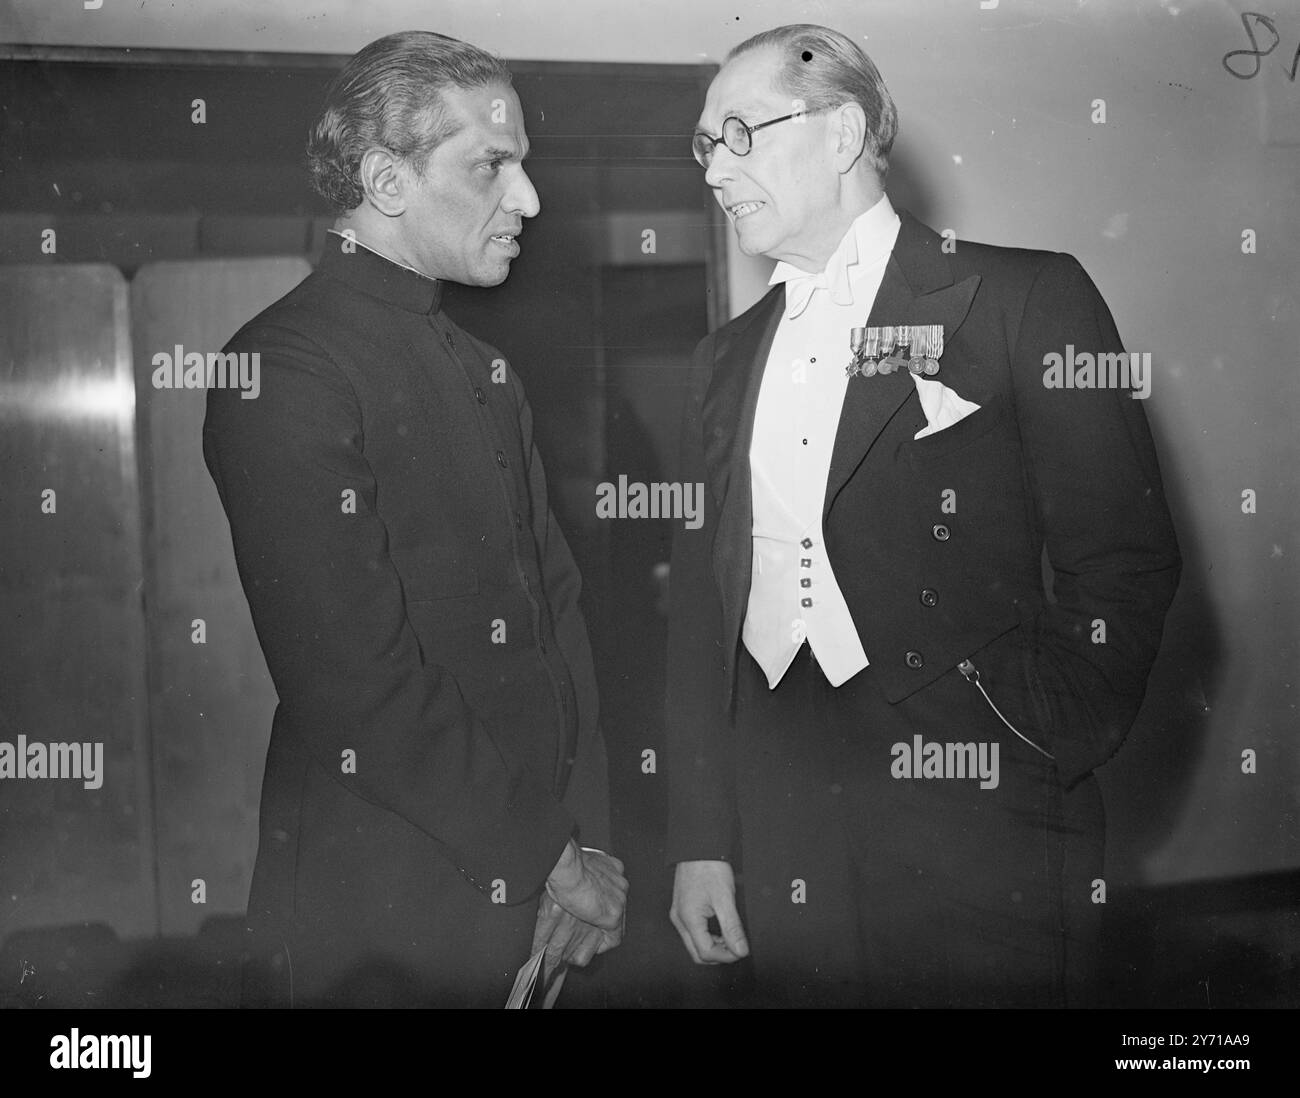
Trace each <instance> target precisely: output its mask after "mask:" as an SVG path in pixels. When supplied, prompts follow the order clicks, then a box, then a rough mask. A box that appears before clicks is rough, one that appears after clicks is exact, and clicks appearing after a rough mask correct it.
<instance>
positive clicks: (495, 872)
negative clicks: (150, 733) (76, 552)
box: [203, 32, 627, 1007]
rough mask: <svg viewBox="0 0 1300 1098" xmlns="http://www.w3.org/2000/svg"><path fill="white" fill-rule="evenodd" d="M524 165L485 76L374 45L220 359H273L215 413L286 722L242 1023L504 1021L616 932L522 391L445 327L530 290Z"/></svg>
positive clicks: (616, 902)
mask: <svg viewBox="0 0 1300 1098" xmlns="http://www.w3.org/2000/svg"><path fill="white" fill-rule="evenodd" d="M527 153H528V138H527V135H526V134H525V132H524V124H523V114H522V112H521V110H520V105H519V100H518V98H517V97H516V95H515V93H514V91H513V89H512V87H511V78H510V73H509V72H508V71H507V69H506V68H505V67H504V66H503V65H502V64H501V62H500V61H498V60H497V59H496V58H494V57H492V56H491V55H489V54H487V53H484V52H483V51H482V50H480V49H477V48H476V47H474V46H471V45H468V44H466V43H464V42H458V41H456V40H455V39H451V38H446V37H443V36H442V35H437V34H430V33H424V32H408V33H403V34H394V35H391V36H389V37H386V38H383V39H380V40H379V41H376V42H373V43H371V44H370V45H369V46H367V47H365V49H363V50H361V52H360V53H358V54H357V55H356V56H355V57H353V58H352V59H351V60H350V61H349V62H348V64H347V65H346V67H345V68H344V69H343V71H342V72H341V73H340V74H339V76H338V77H337V79H336V80H335V81H334V83H333V84H332V85H331V87H330V90H329V92H328V95H327V98H326V102H325V105H324V107H323V109H322V111H321V113H320V116H319V118H318V120H317V122H316V124H315V127H314V129H313V131H312V134H311V138H310V141H309V145H308V155H309V163H310V168H311V173H312V180H313V183H314V185H315V187H316V189H317V190H318V191H319V192H320V193H321V194H322V195H323V196H324V197H325V198H326V199H328V200H329V201H330V202H331V203H332V204H333V205H334V206H335V207H336V209H338V210H340V211H341V216H340V217H339V219H338V220H337V222H336V224H335V232H334V233H333V234H332V235H331V236H330V243H329V245H328V246H327V247H326V249H325V254H324V256H323V257H322V259H321V262H320V265H319V266H318V268H317V269H316V271H315V272H314V273H313V274H312V275H310V276H309V277H308V278H306V279H305V280H304V281H303V282H302V283H301V284H300V285H299V286H298V287H296V288H295V289H294V290H293V291H292V292H290V293H289V294H288V295H287V296H285V297H284V298H282V299H281V300H280V301H278V302H276V303H275V304H274V305H272V306H271V307H270V308H269V309H267V310H266V311H265V312H263V313H261V314H260V315H259V316H258V317H256V318H255V319H254V320H252V321H250V322H249V323H248V324H247V325H245V326H244V328H242V329H241V330H240V331H239V333H238V334H237V335H236V336H235V337H234V339H232V340H231V342H230V343H229V345H228V346H227V348H226V350H227V351H228V352H232V353H243V352H250V353H251V352H256V353H259V354H260V355H261V368H262V387H261V393H260V395H259V396H258V397H257V399H256V400H241V399H240V398H239V396H238V394H237V393H236V392H235V391H234V390H225V391H222V390H218V389H214V390H212V391H211V392H210V393H209V401H208V412H207V420H206V423H205V425H204V436H203V443H204V453H205V456H206V459H207V464H208V468H209V470H210V471H211V474H212V477H213V479H214V480H215V481H216V484H217V489H218V491H219V493H220V495H221V501H222V504H223V505H224V507H225V510H226V514H227V516H228V517H229V520H230V528H231V533H232V535H233V539H234V546H235V557H236V560H237V562H238V565H239V574H240V579H241V580H242V582H243V587H244V592H245V594H246V595H247V597H248V602H249V606H250V607H251V609H252V615H253V622H254V624H255V626H256V628H257V634H258V638H259V639H260V641H261V644H262V649H263V651H264V653H265V655H266V661H267V665H268V667H269V668H270V671H271V677H272V679H273V680H274V682H275V687H276V691H277V693H278V694H279V702H280V704H279V707H278V709H277V710H276V714H275V720H274V724H273V727H272V731H271V743H270V748H269V751H268V754H267V759H266V776H265V779H264V783H263V787H262V807H261V829H260V843H259V846H258V854H257V863H256V867H255V870H254V874H253V883H252V889H251V893H250V896H249V911H248V920H249V928H250V931H251V946H250V951H249V953H250V957H249V963H247V964H246V966H245V973H246V975H245V1002H246V1003H274V1004H284V1003H287V1002H292V1003H293V1004H295V1005H331V1006H344V1005H346V1006H357V1005H383V1006H394V1005H482V1006H493V1007H499V1006H503V1005H504V1004H505V1001H506V997H507V995H508V994H509V992H510V989H511V983H512V980H513V978H514V974H515V972H516V970H517V969H519V968H520V966H521V965H523V963H524V962H525V961H527V960H528V958H529V957H530V955H531V953H532V952H535V951H536V950H537V949H539V948H541V947H543V946H545V947H546V949H547V962H548V963H547V971H549V972H558V971H560V967H561V966H562V965H563V964H565V963H568V964H576V965H585V964H586V963H587V962H588V961H590V959H591V958H592V957H593V956H594V955H595V954H596V953H600V952H603V951H605V950H607V949H609V948H611V947H612V946H614V945H616V944H617V943H618V941H619V939H620V937H621V935H622V918H623V905H624V901H625V895H626V889H627V882H626V880H625V879H624V878H623V876H622V868H623V867H622V864H621V863H620V862H619V861H618V860H617V859H615V858H613V857H611V856H609V855H607V854H604V853H601V852H600V848H604V847H606V846H607V842H608V840H607V828H608V803H607V801H608V796H607V774H606V761H605V753H604V748H603V746H602V740H601V735H600V732H599V730H598V728H597V710H596V702H597V699H596V683H595V675H594V672H593V668H592V657H591V650H590V646H589V643H588V639H587V630H586V626H585V625H584V623H583V619H582V615H581V614H580V612H579V610H578V595H579V589H580V585H581V581H580V578H579V575H578V571H577V568H576V567H575V565H574V562H573V558H572V557H571V556H570V553H569V549H568V546H567V545H566V544H565V540H564V535H563V534H562V533H561V532H560V528H559V526H558V525H557V524H556V521H555V517H554V516H553V515H552V514H551V511H550V508H549V507H548V505H547V495H546V477H545V474H544V473H543V470H542V463H541V460H540V459H539V457H538V453H537V450H536V448H535V446H534V444H533V421H532V413H531V411H530V409H529V405H528V401H527V399H526V398H525V396H524V391H523V388H522V387H521V385H520V383H519V379H518V378H517V377H516V375H515V372H514V370H513V368H512V367H511V365H510V364H509V363H507V362H506V361H505V359H504V358H503V357H502V356H501V355H500V353H499V352H497V351H496V350H495V349H493V348H492V347H491V346H489V345H488V344H486V343H483V342H481V341H480V340H478V339H476V338H474V337H473V336H470V335H468V334H467V333H466V332H464V331H463V330H461V329H460V328H459V327H458V326H457V325H456V324H455V323H454V322H453V321H452V320H451V319H449V318H448V317H447V315H446V314H445V313H444V312H443V311H442V310H441V308H440V302H441V296H442V283H443V282H444V281H451V282H459V283H464V284H466V285H473V286H495V285H497V284H499V283H501V282H503V281H504V280H505V278H506V276H507V274H508V273H509V271H510V262H511V260H512V259H513V258H514V257H515V256H517V255H518V254H519V247H520V245H519V239H518V238H519V235H520V231H521V229H522V226H523V223H524V220H525V219H526V218H530V217H534V216H535V215H536V214H537V212H538V199H537V193H536V191H535V190H534V189H533V185H532V183H531V182H530V181H529V179H528V176H527V174H525V172H524V168H523V164H522V161H523V158H524V157H525V156H526V155H527ZM232 393H233V394H234V395H235V399H233V400H231V399H229V397H230V396H231V395H232ZM543 978H545V977H543Z"/></svg>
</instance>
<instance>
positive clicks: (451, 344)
mask: <svg viewBox="0 0 1300 1098" xmlns="http://www.w3.org/2000/svg"><path fill="white" fill-rule="evenodd" d="M446 336H447V346H448V347H454V346H456V341H455V340H454V339H453V338H452V337H451V333H450V332H447V333H446Z"/></svg>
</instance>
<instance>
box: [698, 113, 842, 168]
mask: <svg viewBox="0 0 1300 1098" xmlns="http://www.w3.org/2000/svg"><path fill="white" fill-rule="evenodd" d="M827 109H828V108H826V107H814V108H813V109H812V110H800V111H794V112H792V113H791V114H783V115H782V116H781V117H780V118H772V119H769V120H768V121H766V122H760V123H759V124H758V125H757V126H751V125H750V124H749V123H748V122H746V121H745V120H744V119H743V118H741V117H740V115H738V114H729V115H727V117H726V118H724V119H723V120H722V136H721V137H710V136H709V135H708V134H707V133H705V132H704V131H703V130H696V131H695V133H694V134H693V135H692V136H691V152H692V153H693V154H694V156H695V162H696V163H697V164H699V166H700V167H701V168H703V169H704V170H705V171H708V170H709V167H710V164H711V163H712V161H713V154H714V153H715V152H717V151H718V146H719V145H727V136H726V135H727V123H728V122H730V121H732V120H733V119H734V120H735V121H736V122H739V123H740V125H741V126H742V128H743V129H744V130H745V133H746V135H747V136H748V138H749V148H747V149H746V150H745V151H744V152H736V150H735V149H733V148H732V147H731V146H730V145H727V151H728V152H729V153H731V155H732V156H748V155H749V154H750V153H751V152H753V151H754V134H756V133H757V132H758V131H759V130H761V129H765V128H766V127H768V126H775V125H776V124H777V123H778V122H789V121H790V119H792V118H804V117H806V116H807V115H810V114H816V113H817V112H818V111H823V110H827ZM701 137H702V138H704V140H706V141H709V142H711V145H710V147H709V152H708V157H709V163H705V162H704V161H703V160H701V159H700V154H699V152H698V151H696V148H695V142H696V140H697V139H698V138H701Z"/></svg>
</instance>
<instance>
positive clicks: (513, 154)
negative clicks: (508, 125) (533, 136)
mask: <svg viewBox="0 0 1300 1098" xmlns="http://www.w3.org/2000/svg"><path fill="white" fill-rule="evenodd" d="M532 151H533V150H532V149H527V150H525V152H524V155H523V156H520V155H519V152H518V150H517V149H498V148H495V147H492V146H488V147H487V148H485V149H482V150H481V151H480V152H479V154H478V159H480V160H526V159H527V158H528V154H529V153H530V152H532Z"/></svg>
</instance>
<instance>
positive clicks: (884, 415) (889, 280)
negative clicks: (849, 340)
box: [822, 211, 980, 525]
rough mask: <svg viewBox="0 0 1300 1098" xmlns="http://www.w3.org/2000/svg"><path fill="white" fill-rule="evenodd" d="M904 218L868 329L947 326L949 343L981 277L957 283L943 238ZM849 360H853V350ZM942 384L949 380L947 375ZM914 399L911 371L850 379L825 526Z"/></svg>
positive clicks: (904, 214) (824, 514) (837, 434)
mask: <svg viewBox="0 0 1300 1098" xmlns="http://www.w3.org/2000/svg"><path fill="white" fill-rule="evenodd" d="M899 218H900V219H901V221H902V225H901V227H900V228H899V230H898V239H897V240H896V241H895V242H894V250H893V251H892V252H891V253H890V256H889V263H888V265H887V266H886V268H885V277H884V279H883V280H882V281H881V284H880V289H879V291H878V292H877V293H876V300H875V303H874V304H873V305H872V307H871V315H870V316H869V317H868V318H867V320H866V326H867V327H880V326H883V325H900V324H942V325H943V332H944V341H945V344H947V343H949V342H950V341H951V340H952V337H953V334H954V333H955V332H956V331H957V329H958V328H959V327H960V326H961V323H962V321H963V320H965V319H966V315H967V313H969V312H970V306H971V300H972V299H973V298H974V296H975V291H976V290H977V289H978V288H979V284H980V277H979V275H971V277H970V278H966V279H963V280H962V281H961V282H958V283H955V284H954V283H953V280H952V274H951V271H950V270H949V266H948V261H947V260H946V259H945V258H944V256H943V253H942V248H941V244H942V238H941V237H940V236H939V235H938V234H937V233H935V232H934V231H933V230H931V229H929V228H927V227H926V226H924V225H922V224H921V223H920V222H919V221H917V220H916V219H915V218H914V217H912V215H911V214H909V213H907V212H906V211H899ZM844 356H845V360H846V361H847V359H848V356H849V351H848V348H847V347H846V348H845V352H844ZM938 380H940V381H942V380H943V373H942V370H941V371H940V374H939V378H938ZM909 399H910V400H913V401H915V400H917V396H916V383H915V382H914V381H913V380H912V375H911V374H910V373H909V372H908V371H907V370H898V371H895V372H894V373H890V374H877V375H875V376H874V377H869V378H868V377H855V378H851V379H850V380H849V386H848V391H847V392H846V393H845V394H844V405H843V408H842V409H841V411H840V422H839V426H838V428H837V429H836V432H835V446H834V448H833V449H832V451H831V468H830V473H829V475H828V476H827V478H826V497H825V502H824V503H823V506H822V523H823V525H824V524H825V522H826V519H827V516H828V515H829V514H830V510H831V506H832V505H833V504H834V502H835V498H836V497H837V496H838V495H839V493H840V490H841V489H842V488H843V487H844V485H845V483H847V481H848V479H849V478H850V477H851V476H852V475H853V474H854V473H855V472H856V471H857V469H858V467H859V466H860V465H861V464H862V461H863V458H865V457H866V455H867V451H869V450H870V449H871V447H872V445H874V443H875V441H876V439H878V438H879V437H880V433H881V432H882V431H883V430H884V429H885V427H886V425H887V424H888V423H889V421H890V420H891V419H893V418H894V416H895V415H897V414H898V412H899V410H900V409H901V408H902V407H903V406H904V405H905V404H906V403H907V402H908V400H909Z"/></svg>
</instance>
